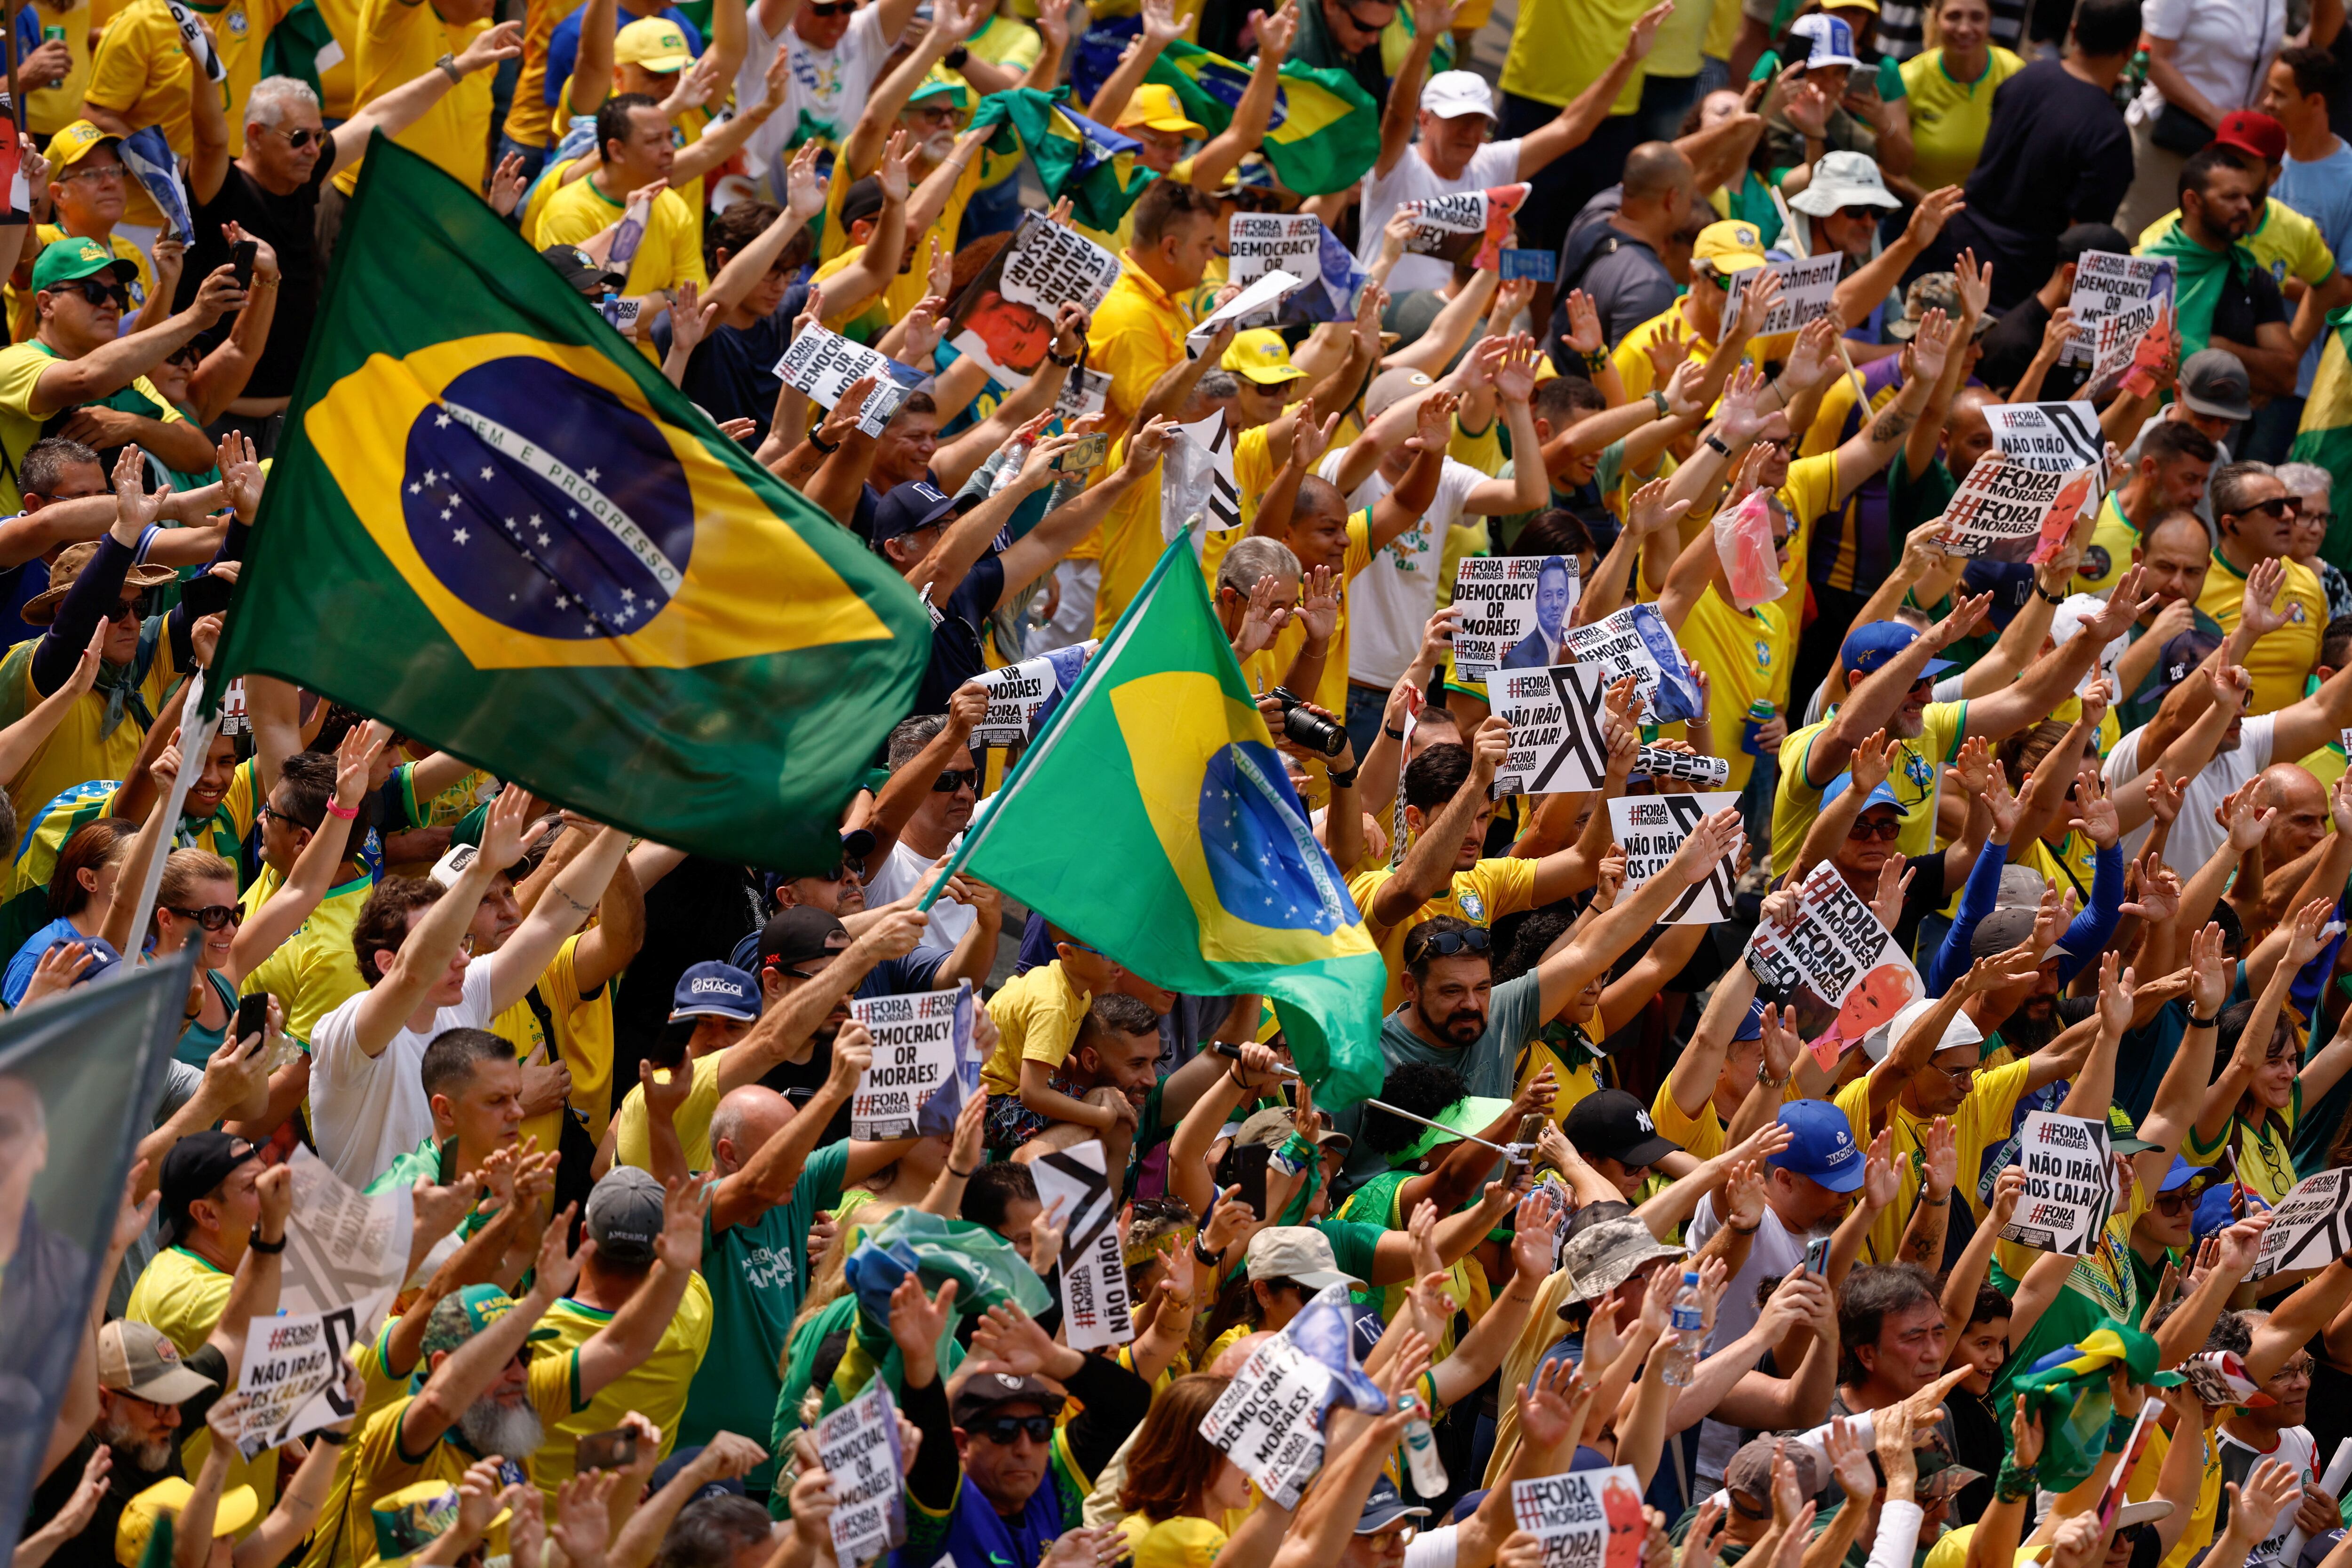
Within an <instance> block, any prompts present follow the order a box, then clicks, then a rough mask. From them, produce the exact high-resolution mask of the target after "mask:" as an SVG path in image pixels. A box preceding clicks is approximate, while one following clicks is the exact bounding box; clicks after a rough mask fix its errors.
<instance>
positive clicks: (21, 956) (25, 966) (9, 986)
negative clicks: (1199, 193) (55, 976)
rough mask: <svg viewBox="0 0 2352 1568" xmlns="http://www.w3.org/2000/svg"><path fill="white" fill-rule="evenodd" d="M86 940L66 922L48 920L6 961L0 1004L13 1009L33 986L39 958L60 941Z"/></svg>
mask: <svg viewBox="0 0 2352 1568" xmlns="http://www.w3.org/2000/svg"><path fill="white" fill-rule="evenodd" d="M88 940H89V938H88V937H86V936H83V935H82V934H81V933H80V932H79V931H78V930H76V929H75V928H74V923H73V922H72V921H70V920H63V919H59V920H52V921H50V922H49V923H48V924H47V925H44V926H42V927H41V928H40V929H39V930H38V931H36V932H34V933H33V934H32V935H31V936H27V937H26V938H25V945H24V946H22V947H19V948H17V949H16V956H14V957H12V958H10V959H9V960H8V967H7V970H6V971H5V973H0V1002H5V1003H7V1004H8V1005H9V1006H10V1007H12V1008H13V1007H15V1006H16V1004H17V1003H18V1002H20V1001H22V1000H24V998H25V988H26V987H27V986H29V985H31V984H32V983H33V971H34V970H35V969H37V968H38V967H40V963H41V955H42V954H44V953H47V951H48V950H49V949H50V948H52V947H54V946H57V945H58V943H60V942H85V941H88Z"/></svg>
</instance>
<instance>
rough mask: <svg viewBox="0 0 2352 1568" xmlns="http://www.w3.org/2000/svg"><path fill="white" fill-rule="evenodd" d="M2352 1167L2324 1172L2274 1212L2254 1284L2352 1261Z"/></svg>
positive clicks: (2250, 1276)
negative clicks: (2338, 1261)
mask: <svg viewBox="0 0 2352 1568" xmlns="http://www.w3.org/2000/svg"><path fill="white" fill-rule="evenodd" d="M2347 1211H2352V1166H2339V1167H2338V1168H2336V1169H2335V1170H2326V1171H2321V1172H2319V1173H2317V1174H2316V1175H2314V1176H2305V1177H2304V1178H2303V1180H2301V1181H2299V1182H2297V1183H2295V1184H2294V1188H2293V1189H2292V1190H2290V1191H2289V1192H2288V1193H2287V1195H2286V1196H2285V1197H2283V1198H2281V1199H2280V1200H2279V1205H2278V1207H2276V1208H2274V1209H2273V1210H2272V1211H2271V1226H2270V1228H2269V1229H2268V1230H2265V1231H2263V1245H2262V1250H2260V1251H2259V1252H2256V1253H2255V1254H2254V1266H2253V1267H2252V1268H2251V1269H2249V1270H2246V1278H2247V1280H2248V1281H2254V1280H2265V1279H2268V1278H2269V1277H2270V1276H2271V1275H2273V1274H2276V1273H2279V1272H2281V1271H2283V1270H2299V1269H2318V1268H2323V1267H2325V1266H2326V1265H2327V1264H2329V1263H2332V1262H2334V1261H2335V1260H2336V1259H2338V1258H2347V1257H2352V1215H2347Z"/></svg>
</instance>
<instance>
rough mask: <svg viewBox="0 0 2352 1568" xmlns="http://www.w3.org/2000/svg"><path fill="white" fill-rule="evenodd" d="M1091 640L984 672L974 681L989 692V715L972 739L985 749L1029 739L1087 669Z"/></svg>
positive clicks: (980, 724)
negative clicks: (1048, 709)
mask: <svg viewBox="0 0 2352 1568" xmlns="http://www.w3.org/2000/svg"><path fill="white" fill-rule="evenodd" d="M1094 647H1095V644H1094V643H1093V642H1092V641H1088V642H1086V643H1076V644H1074V645H1072V646H1070V647H1067V648H1056V649H1055V650H1054V651H1053V652H1052V653H1041V654H1039V655H1038V656H1037V657H1035V658H1034V659H1024V660H1022V661H1021V662H1020V663H1019V664H1006V665H1005V666H1003V668H1002V669H995V670H982V672H981V673H980V674H977V675H974V676H973V677H972V680H973V681H974V682H975V683H977V684H978V685H982V686H984V687H986V688H987V689H988V712H987V714H986V715H985V716H982V719H981V721H980V723H978V724H977V725H975V726H973V727H972V732H971V733H972V737H973V738H974V739H976V740H978V741H979V742H980V743H981V744H982V746H1011V745H1013V744H1014V743H1016V742H1019V741H1024V740H1026V739H1028V738H1029V732H1030V731H1031V730H1033V729H1034V728H1035V727H1036V725H1037V715H1038V713H1039V712H1040V711H1041V710H1042V709H1043V708H1044V707H1045V705H1046V704H1047V703H1049V702H1051V701H1053V700H1054V698H1055V696H1056V695H1058V694H1060V693H1062V692H1066V691H1067V690H1069V689H1070V683H1071V682H1072V681H1075V680H1076V679H1077V678H1078V672H1079V671H1080V670H1081V669H1083V668H1085V666H1086V662H1087V654H1088V653H1091V652H1093V651H1094Z"/></svg>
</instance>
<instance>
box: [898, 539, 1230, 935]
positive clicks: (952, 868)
mask: <svg viewBox="0 0 2352 1568" xmlns="http://www.w3.org/2000/svg"><path fill="white" fill-rule="evenodd" d="M1201 521H1202V519H1201V515H1200V514H1199V513H1197V512H1196V513H1194V514H1193V515H1192V517H1190V518H1189V519H1187V520H1186V522H1185V524H1184V526H1183V527H1182V528H1179V529H1177V530H1176V537H1175V538H1172V539H1170V540H1169V541H1168V548H1167V549H1163V550H1161V551H1160V559H1159V560H1158V561H1157V562H1156V563H1154V565H1153V566H1152V568H1151V575H1150V577H1147V578H1145V579H1144V580H1143V586H1142V587H1141V588H1139V589H1138V590H1136V593H1135V597H1134V598H1133V599H1130V600H1129V601H1128V604H1127V608H1126V609H1125V610H1123V611H1121V612H1119V617H1118V621H1117V622H1114V623H1113V624H1112V626H1111V629H1110V632H1109V635H1108V636H1106V637H1104V638H1103V640H1102V642H1101V643H1100V644H1099V645H1098V646H1097V647H1096V649H1095V651H1094V654H1093V656H1092V657H1090V658H1088V659H1087V662H1086V664H1085V665H1084V667H1082V668H1081V669H1080V670H1079V671H1078V681H1077V685H1074V686H1072V687H1071V688H1070V689H1069V690H1068V691H1067V692H1066V693H1064V694H1063V696H1062V701H1061V702H1060V704H1059V705H1057V706H1055V709H1054V716H1053V717H1052V718H1051V719H1049V720H1047V721H1046V725H1045V731H1044V733H1043V734H1040V735H1038V736H1036V737H1034V738H1033V739H1032V740H1031V741H1030V742H1029V747H1028V749H1027V750H1025V751H1024V752H1023V753H1022V754H1021V760H1020V761H1018V762H1016V763H1014V764H1013V771H1012V772H1010V773H1008V774H1006V775H1005V777H1004V782H1003V784H1001V785H999V786H998V787H997V790H996V793H995V794H993V795H992V796H990V797H989V798H988V802H987V807H986V810H984V811H983V812H982V821H981V824H980V826H979V827H978V828H976V829H973V830H971V831H967V832H966V833H965V834H964V836H963V843H962V844H961V846H960V847H959V848H958V849H957V850H956V852H955V853H954V854H952V855H950V857H948V859H947V861H946V862H944V863H942V864H941V865H940V868H939V873H940V874H939V876H938V877H937V878H936V879H935V880H934V881H933V882H932V883H931V885H930V886H929V888H927V889H925V890H924V893H923V896H922V899H921V901H920V902H919V903H918V904H916V905H915V913H916V914H918V915H921V914H925V913H927V912H928V911H929V909H930V907H931V905H932V904H936V903H937V902H939V896H940V894H942V893H944V892H946V891H947V885H948V882H949V880H950V878H952V877H953V876H954V875H955V873H958V872H960V871H961V870H962V869H963V866H964V862H966V861H968V860H970V859H971V855H972V852H973V851H974V850H977V849H978V848H980V846H981V843H982V841H983V840H985V839H986V838H987V837H988V833H989V830H990V829H991V828H993V827H994V826H995V825H996V818H997V813H998V812H999V810H1001V809H1002V808H1003V805H1004V802H1006V801H1007V800H1011V799H1012V798H1013V792H1014V791H1015V790H1016V789H1019V788H1020V787H1021V781H1022V780H1023V779H1025V778H1027V777H1028V774H1029V769H1030V767H1031V765H1032V764H1034V763H1035V762H1036V761H1037V760H1038V759H1039V758H1043V757H1044V756H1045V754H1046V753H1047V752H1049V751H1051V750H1053V749H1054V744H1053V743H1054V740H1055V737H1057V736H1058V735H1059V733H1060V731H1061V727H1062V723H1063V720H1064V719H1066V717H1067V716H1069V714H1070V712H1071V711H1072V710H1073V709H1075V708H1076V706H1078V703H1079V701H1080V699H1081V698H1083V697H1084V696H1086V695H1087V692H1088V690H1089V684H1090V683H1091V682H1092V681H1093V680H1094V678H1095V671H1096V670H1097V668H1098V667H1099V666H1100V665H1101V663H1102V659H1103V655H1104V654H1106V653H1110V652H1112V651H1113V650H1115V649H1116V648H1117V647H1118V645H1119V644H1120V643H1122V642H1124V641H1125V640H1126V638H1127V634H1128V632H1129V629H1130V627H1131V625H1132V623H1133V622H1135V620H1136V619H1137V617H1138V616H1139V614H1140V613H1141V612H1142V610H1143V607H1144V606H1145V605H1147V604H1149V603H1150V602H1151V596H1152V594H1153V593H1155V592H1157V591H1159V588H1160V580H1161V579H1162V578H1164V577H1166V576H1167V575H1168V569H1169V568H1170V567H1171V566H1172V565H1173V564H1175V560H1176V552H1177V551H1178V550H1180V549H1182V550H1190V549H1192V530H1193V529H1194V528H1198V527H1199V526H1200V525H1201Z"/></svg>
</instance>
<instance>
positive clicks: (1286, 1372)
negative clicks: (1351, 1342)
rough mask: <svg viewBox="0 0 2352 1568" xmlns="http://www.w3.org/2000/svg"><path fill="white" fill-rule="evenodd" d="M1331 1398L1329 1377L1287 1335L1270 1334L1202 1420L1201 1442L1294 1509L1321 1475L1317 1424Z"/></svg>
mask: <svg viewBox="0 0 2352 1568" xmlns="http://www.w3.org/2000/svg"><path fill="white" fill-rule="evenodd" d="M1330 1392H1331V1375H1330V1374H1329V1373H1328V1372H1327V1371H1325V1370H1324V1369H1323V1368H1322V1367H1321V1366H1320V1365H1318V1364H1317V1363H1316V1362H1315V1361H1314V1360H1313V1358H1311V1357H1310V1356H1308V1355H1307V1353H1306V1352H1305V1351H1303V1350H1301V1349H1299V1348H1298V1347H1297V1345H1295V1344H1293V1343H1290V1342H1289V1341H1288V1340H1287V1339H1285V1338H1284V1337H1283V1336H1282V1335H1280V1334H1274V1335H1271V1336H1269V1337H1268V1338H1266V1339H1265V1341H1264V1342H1263V1343H1260V1344H1259V1345H1258V1347H1257V1349H1256V1350H1255V1351H1254V1352H1253V1353H1251V1355H1250V1358H1249V1360H1248V1361H1246V1362H1244V1363H1243V1364H1242V1369H1241V1371H1240V1372H1239V1373H1237V1374H1235V1375H1234V1380H1233V1382H1231V1383H1229V1384H1227V1385H1225V1391H1224V1392H1223V1394H1220V1395H1218V1396H1217V1402H1216V1403H1215V1404H1214V1405H1212V1406H1209V1413H1208V1414H1207V1415H1206V1416H1202V1417H1201V1436H1202V1437H1206V1438H1207V1439H1209V1442H1210V1443H1211V1444H1212V1445H1213V1447H1215V1448H1217V1449H1218V1450H1219V1451H1220V1452H1222V1453H1223V1455H1224V1456H1225V1457H1226V1458H1229V1459H1231V1460H1233V1462H1234V1466H1235V1467H1236V1468H1238V1469H1240V1470H1241V1472H1242V1473H1243V1474H1244V1475H1245V1476H1247V1477H1249V1479H1252V1480H1254V1481H1255V1482H1256V1483H1257V1485H1258V1490H1260V1491H1262V1492H1264V1493H1265V1495H1266V1496H1267V1497H1270V1498H1272V1499H1273V1500H1275V1502H1276V1504H1277V1505H1279V1506H1280V1507H1283V1508H1296V1507H1297V1506H1298V1498H1299V1494H1300V1493H1301V1492H1302V1491H1303V1490H1305V1489H1306V1486H1307V1482H1308V1481H1309V1480H1311V1479H1314V1476H1315V1472H1316V1471H1317V1470H1318V1469H1322V1468H1323V1434H1322V1432H1321V1431H1320V1430H1318V1427H1316V1419H1317V1417H1318V1414H1319V1413H1320V1412H1321V1411H1322V1409H1323V1406H1324V1405H1325V1404H1326V1403H1327V1402H1328V1398H1329V1396H1330Z"/></svg>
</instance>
